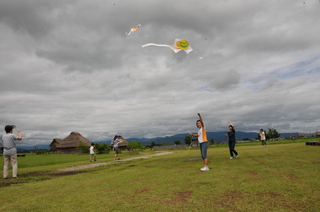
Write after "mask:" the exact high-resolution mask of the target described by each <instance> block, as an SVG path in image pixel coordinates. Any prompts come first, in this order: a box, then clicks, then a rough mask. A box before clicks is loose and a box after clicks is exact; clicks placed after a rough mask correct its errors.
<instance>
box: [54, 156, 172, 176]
mask: <svg viewBox="0 0 320 212" xmlns="http://www.w3.org/2000/svg"><path fill="white" fill-rule="evenodd" d="M171 153H173V152H160V153H156V154H153V155H146V156H140V157H133V158H125V159H121V160H117V161H128V160H136V159H148V158H151V157H154V156H162V155H168V154H171ZM117 161H116V162H117ZM114 162H115V161H110V162H105V163H90V164H87V165H80V166H72V167H69V168H64V169H58V170H56V172H70V171H76V170H80V169H90V168H94V167H97V166H101V165H107V164H111V163H114Z"/></svg>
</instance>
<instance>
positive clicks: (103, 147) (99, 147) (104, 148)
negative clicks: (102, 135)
mask: <svg viewBox="0 0 320 212" xmlns="http://www.w3.org/2000/svg"><path fill="white" fill-rule="evenodd" d="M94 149H95V151H96V153H97V154H102V153H109V151H110V146H109V145H108V144H106V143H104V144H98V143H95V144H94Z"/></svg>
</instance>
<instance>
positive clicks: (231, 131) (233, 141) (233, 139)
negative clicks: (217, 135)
mask: <svg viewBox="0 0 320 212" xmlns="http://www.w3.org/2000/svg"><path fill="white" fill-rule="evenodd" d="M228 123H229V132H227V134H226V137H228V138H229V142H228V144H229V151H230V156H231V157H230V159H233V153H235V154H236V158H238V157H239V153H238V152H237V151H236V150H234V147H235V146H236V130H235V129H234V125H233V124H232V123H231V122H230V121H228Z"/></svg>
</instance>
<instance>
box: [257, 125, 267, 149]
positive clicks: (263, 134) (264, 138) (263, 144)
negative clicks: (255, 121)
mask: <svg viewBox="0 0 320 212" xmlns="http://www.w3.org/2000/svg"><path fill="white" fill-rule="evenodd" d="M259 135H260V139H261V142H262V147H264V146H266V145H267V143H266V135H265V133H264V131H263V129H260V133H259Z"/></svg>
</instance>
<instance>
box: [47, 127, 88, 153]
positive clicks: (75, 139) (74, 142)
mask: <svg viewBox="0 0 320 212" xmlns="http://www.w3.org/2000/svg"><path fill="white" fill-rule="evenodd" d="M81 142H84V143H85V144H87V145H88V146H90V145H91V142H90V141H89V140H88V139H86V138H85V137H83V136H82V135H81V134H80V133H78V132H71V133H70V135H69V136H67V137H66V138H65V139H63V140H61V139H59V138H55V139H53V140H52V142H51V144H50V151H55V152H56V153H58V154H71V153H81V150H77V149H76V147H77V146H79V145H80V143H81Z"/></svg>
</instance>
